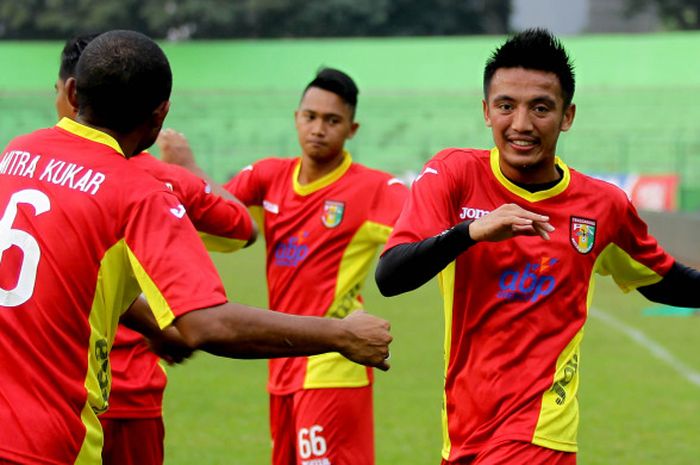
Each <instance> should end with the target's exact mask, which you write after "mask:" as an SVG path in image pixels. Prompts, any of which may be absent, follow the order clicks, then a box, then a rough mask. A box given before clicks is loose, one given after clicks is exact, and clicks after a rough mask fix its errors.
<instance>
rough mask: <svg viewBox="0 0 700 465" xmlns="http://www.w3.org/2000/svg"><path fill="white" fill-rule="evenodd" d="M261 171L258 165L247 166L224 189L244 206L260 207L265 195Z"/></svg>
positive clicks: (261, 168)
mask: <svg viewBox="0 0 700 465" xmlns="http://www.w3.org/2000/svg"><path fill="white" fill-rule="evenodd" d="M262 171H263V167H262V166H261V164H260V163H255V164H253V165H248V166H246V167H245V168H243V169H242V170H241V171H240V172H239V173H238V174H237V175H236V176H234V177H233V178H232V179H231V180H230V181H229V182H227V183H226V184H225V185H224V188H225V189H226V190H227V191H229V192H230V193H231V194H233V195H234V196H236V198H237V199H238V200H240V201H241V202H243V203H244V204H245V205H246V206H248V207H251V206H260V205H262V202H263V197H264V194H265V192H264V184H263V182H262V179H261V178H262Z"/></svg>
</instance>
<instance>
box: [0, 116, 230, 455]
mask: <svg viewBox="0 0 700 465" xmlns="http://www.w3.org/2000/svg"><path fill="white" fill-rule="evenodd" d="M181 208H182V205H181V204H180V201H179V200H178V199H177V198H176V197H175V196H174V195H173V194H172V193H170V192H169V191H168V190H167V189H166V188H165V187H164V186H163V185H162V183H159V182H157V181H156V180H154V179H153V178H152V177H151V176H149V175H147V174H146V173H143V172H142V171H140V170H136V169H134V167H133V166H131V165H129V162H128V161H127V160H126V158H125V157H124V156H123V155H122V152H121V149H120V147H119V145H118V143H117V142H116V141H115V140H114V139H113V138H112V137H110V136H109V135H107V134H105V133H102V132H100V131H97V130H94V129H91V128H89V127H87V126H83V125H81V124H79V123H76V122H73V121H71V120H68V119H63V120H61V121H60V122H59V124H58V125H57V126H55V127H53V128H49V129H43V130H39V131H36V132H34V133H31V134H29V135H26V136H22V137H18V138H16V139H14V140H13V141H12V142H10V144H9V145H8V146H7V148H6V149H5V151H4V152H3V154H2V157H1V158H0V252H1V253H2V255H1V256H0V326H1V327H2V328H4V329H3V331H2V334H1V335H0V338H1V339H2V347H3V352H4V354H3V362H2V363H1V364H0V378H1V379H2V383H0V417H1V418H2V419H3V421H2V422H0V438H2V441H0V458H3V459H7V460H10V461H16V462H20V463H37V464H68V463H75V464H94V463H100V460H101V459H100V449H101V445H102V433H101V429H100V426H99V421H98V420H97V413H100V412H102V411H104V410H105V409H106V408H107V399H108V396H109V389H110V369H109V358H108V356H109V350H110V348H111V345H112V341H113V339H114V334H115V332H116V328H117V322H118V319H119V316H120V314H121V312H123V311H124V310H125V309H126V308H128V306H129V305H130V304H131V303H132V302H133V300H134V299H135V298H136V297H137V296H138V294H139V293H140V292H141V291H142V290H143V292H144V294H145V295H146V297H147V298H148V300H149V302H150V303H151V306H152V308H153V311H154V314H155V316H156V319H157V320H158V322H159V324H160V325H161V326H166V325H168V324H170V323H171V322H172V321H173V319H174V318H176V317H177V316H179V315H182V314H184V313H186V312H189V311H192V310H196V309H199V308H203V307H209V306H214V305H219V304H222V303H224V302H225V301H226V296H225V293H224V289H223V286H222V284H221V281H220V280H219V277H218V275H217V273H216V269H215V268H214V266H213V264H212V263H211V260H210V259H209V256H208V254H207V253H206V250H205V249H204V246H203V245H202V242H201V240H200V239H199V237H198V235H197V233H196V231H195V230H194V228H193V227H192V224H191V222H190V221H189V220H188V219H187V218H185V217H184V215H182V214H181V213H180V212H181Z"/></svg>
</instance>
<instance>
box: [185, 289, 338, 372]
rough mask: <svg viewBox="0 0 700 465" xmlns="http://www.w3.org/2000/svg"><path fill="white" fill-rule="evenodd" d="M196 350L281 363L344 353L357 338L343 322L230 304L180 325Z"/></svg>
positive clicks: (195, 315) (187, 316) (187, 317)
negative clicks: (344, 326)
mask: <svg viewBox="0 0 700 465" xmlns="http://www.w3.org/2000/svg"><path fill="white" fill-rule="evenodd" d="M175 324H176V326H177V328H178V329H179V330H180V332H181V333H182V335H183V336H184V337H185V338H186V339H187V341H188V343H189V345H190V347H192V348H195V349H201V350H204V351H206V352H209V353H212V354H215V355H220V356H223V357H231V358H246V359H247V358H275V357H292V356H302V355H314V354H320V353H324V352H333V351H338V352H342V351H343V349H344V347H345V346H346V345H347V343H348V342H347V341H348V340H349V338H350V337H351V336H350V335H349V334H348V333H347V332H346V331H344V330H343V325H342V322H341V320H338V319H333V318H316V317H299V316H295V315H288V314H284V313H280V312H273V311H270V310H263V309H257V308H252V307H247V306H245V305H240V304H235V303H228V304H224V305H221V306H219V307H214V308H210V309H203V310H197V311H193V312H190V313H187V314H185V315H183V316H181V317H180V318H178V319H177V320H176V322H175Z"/></svg>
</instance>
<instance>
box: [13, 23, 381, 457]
mask: <svg viewBox="0 0 700 465" xmlns="http://www.w3.org/2000/svg"><path fill="white" fill-rule="evenodd" d="M76 76H77V77H76V78H75V79H73V78H69V79H68V80H67V82H66V91H67V93H68V95H69V99H70V103H71V105H72V106H74V107H76V108H78V116H77V118H76V121H73V120H70V119H67V118H64V119H62V120H61V121H60V122H59V123H58V124H57V125H56V126H55V127H52V128H48V129H42V130H38V131H35V132H33V133H30V134H28V135H24V136H20V137H17V138H15V139H13V140H12V141H11V142H10V143H9V145H8V146H7V148H6V149H5V150H4V151H3V154H2V158H0V252H1V253H2V254H1V255H0V328H2V332H1V333H0V339H2V347H3V351H4V356H3V363H2V364H0V379H2V383H0V417H1V418H2V419H3V421H2V422H0V438H2V441H0V461H6V462H7V461H9V462H11V463H21V464H24V463H27V464H29V463H31V464H37V463H46V464H56V463H81V464H98V463H101V458H100V449H101V445H102V432H101V428H100V424H99V421H98V419H97V416H96V414H97V413H99V412H101V411H103V410H105V408H106V406H107V399H108V396H109V388H110V370H109V350H110V346H111V344H112V341H113V339H114V334H115V332H116V327H117V322H118V321H119V317H120V314H121V313H122V312H124V311H125V310H126V309H127V307H129V305H130V304H131V303H132V302H134V300H135V299H136V297H137V296H138V295H139V294H140V293H141V291H143V293H144V294H145V296H146V298H147V299H148V302H149V304H150V306H151V308H152V310H153V314H152V315H151V314H148V313H140V312H139V311H137V310H135V309H133V308H132V309H131V310H130V311H129V312H127V313H125V314H124V315H122V317H121V320H122V321H123V322H124V323H125V324H128V325H129V326H130V327H132V328H134V329H138V330H140V331H141V332H143V333H144V334H145V335H146V336H152V335H157V334H159V333H160V332H161V331H160V329H159V327H160V328H166V327H168V326H170V325H174V326H175V327H176V328H177V330H178V331H179V333H180V334H181V335H182V338H184V340H185V341H186V342H187V345H188V347H189V348H190V349H202V350H206V351H208V352H210V353H214V354H218V355H221V356H226V357H239V358H253V357H278V356H295V355H311V354H317V353H323V352H329V351H339V352H341V353H343V354H344V355H346V356H348V357H349V358H351V359H353V360H355V361H357V362H360V363H366V364H368V365H373V366H377V367H380V368H383V369H386V368H388V365H387V364H386V361H385V358H386V357H387V355H388V343H389V342H390V339H391V337H390V336H389V334H388V323H386V322H385V321H383V320H381V319H378V318H375V317H373V316H371V315H369V314H366V313H364V312H359V313H356V314H353V315H350V316H348V317H347V318H345V319H343V320H331V319H325V318H313V317H296V316H292V315H282V314H280V313H279V312H271V311H266V310H260V309H253V308H250V307H246V306H243V305H239V304H234V303H230V302H228V301H227V297H226V295H225V293H224V290H223V286H222V284H221V281H220V279H219V277H218V275H217V273H216V270H215V268H214V266H213V264H212V263H211V260H210V259H209V257H208V255H207V253H206V251H205V249H204V246H203V245H202V242H201V240H200V239H199V237H198V235H197V233H196V231H195V229H194V228H193V226H192V224H191V222H190V221H189V219H188V218H187V217H186V216H184V215H183V214H182V204H181V202H180V201H179V200H178V199H177V197H176V196H175V195H173V194H172V193H171V192H170V191H169V190H168V189H167V188H166V187H165V186H164V185H163V184H162V183H161V182H160V181H157V180H156V179H155V178H153V177H152V176H150V175H149V174H147V173H145V172H143V171H141V170H139V169H137V168H136V166H135V165H133V164H132V163H131V162H130V161H129V160H128V158H130V157H132V156H134V155H135V154H138V153H141V152H142V151H143V150H145V149H146V148H147V147H149V146H150V145H151V144H152V143H153V141H154V140H155V139H156V136H157V135H158V132H159V130H160V128H161V127H162V124H163V120H164V119H165V116H166V115H167V112H168V109H169V100H168V99H169V96H170V89H171V83H172V75H171V72H170V66H169V64H168V61H167V58H166V57H165V55H164V54H163V52H162V50H161V49H160V48H159V47H158V46H157V45H156V44H155V42H153V41H152V40H150V39H149V38H147V37H146V36H144V35H142V34H139V33H136V32H131V31H111V32H107V33H104V34H101V35H99V36H98V37H96V38H95V39H94V40H93V41H92V42H90V44H89V45H88V46H87V47H86V48H85V50H84V51H83V54H82V55H81V57H80V60H79V61H78V66H77V71H76ZM149 317H150V318H149ZM154 318H155V320H156V321H157V326H155V325H154V324H153V321H152V320H153V319H154Z"/></svg>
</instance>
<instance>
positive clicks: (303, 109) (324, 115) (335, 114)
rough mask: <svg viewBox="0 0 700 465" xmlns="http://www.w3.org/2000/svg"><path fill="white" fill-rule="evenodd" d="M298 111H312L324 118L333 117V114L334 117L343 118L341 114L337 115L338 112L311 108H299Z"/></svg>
mask: <svg viewBox="0 0 700 465" xmlns="http://www.w3.org/2000/svg"><path fill="white" fill-rule="evenodd" d="M299 111H301V112H302V113H313V114H314V115H321V116H323V117H324V118H328V117H333V116H335V117H336V118H341V119H342V118H344V116H343V115H339V114H338V113H323V112H320V111H316V110H312V109H310V108H300V109H299Z"/></svg>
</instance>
